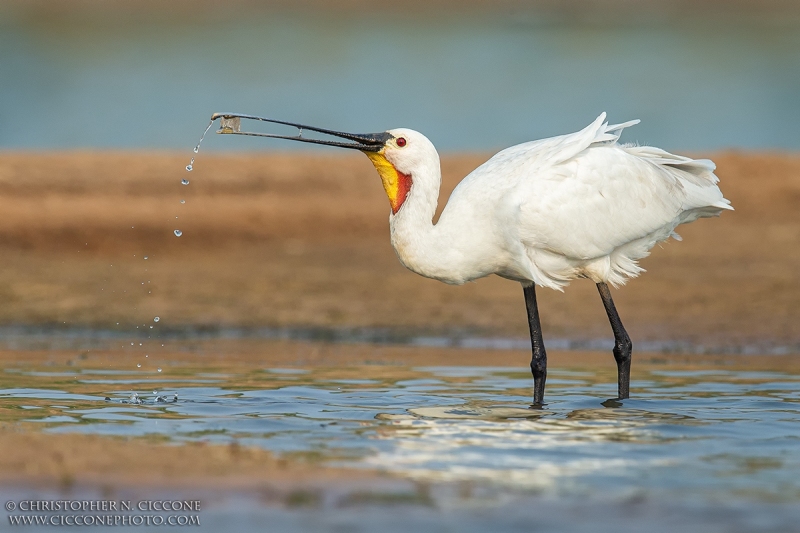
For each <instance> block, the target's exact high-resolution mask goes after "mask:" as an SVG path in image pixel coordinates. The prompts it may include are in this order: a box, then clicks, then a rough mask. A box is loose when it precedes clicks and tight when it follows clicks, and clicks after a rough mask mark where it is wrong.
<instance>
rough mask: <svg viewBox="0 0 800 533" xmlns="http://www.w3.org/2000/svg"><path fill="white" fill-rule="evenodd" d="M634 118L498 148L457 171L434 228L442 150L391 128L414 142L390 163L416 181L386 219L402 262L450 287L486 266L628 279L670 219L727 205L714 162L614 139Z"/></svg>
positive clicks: (556, 278) (556, 284) (557, 279)
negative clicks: (462, 173)
mask: <svg viewBox="0 0 800 533" xmlns="http://www.w3.org/2000/svg"><path fill="white" fill-rule="evenodd" d="M637 122H638V121H632V122H628V123H625V124H618V125H612V126H609V125H608V124H606V123H605V114H603V115H601V116H600V117H598V119H597V120H595V121H594V122H593V123H592V124H590V125H589V126H588V127H586V128H585V129H583V130H581V131H579V132H577V133H573V134H570V135H563V136H560V137H553V138H550V139H544V140H540V141H533V142H529V143H524V144H520V145H517V146H513V147H511V148H508V149H506V150H503V151H502V152H500V153H498V154H497V155H495V156H494V157H492V158H491V159H490V160H489V161H487V162H486V163H484V164H483V165H481V166H480V167H478V168H477V169H475V171H473V172H472V173H471V174H470V175H468V176H467V177H466V178H464V180H463V181H462V182H461V183H460V184H459V185H458V187H456V189H455V190H454V191H453V194H452V195H451V197H450V200H449V201H448V203H447V205H446V207H445V208H444V210H443V212H442V215H441V217H440V218H439V221H438V222H437V224H435V225H434V224H433V223H432V218H433V215H434V213H435V210H436V205H437V199H438V194H439V187H440V184H441V173H440V169H439V157H438V154H436V151H435V149H434V148H433V145H432V144H431V143H430V141H428V140H427V139H426V138H425V137H424V136H422V135H421V134H418V133H416V132H413V131H412V130H392V131H391V132H390V133H392V134H393V135H395V136H398V135H405V136H408V137H409V138H410V142H409V146H411V145H412V144H414V145H415V148H416V149H417V151H418V153H417V154H410V157H409V154H404V157H403V158H397V157H396V158H394V159H395V160H394V161H393V163H394V164H395V165H396V166H397V167H398V168H397V170H398V171H401V172H406V173H409V174H410V175H411V178H412V186H411V190H410V192H409V194H408V197H407V198H406V201H405V203H404V204H403V206H402V208H401V209H400V210H399V211H398V212H397V213H396V214H394V215H392V216H391V217H390V227H391V235H392V245H393V246H394V248H395V250H396V252H397V255H398V257H399V258H400V261H401V262H402V263H403V264H404V265H405V266H406V267H408V268H409V269H411V270H413V271H414V272H416V273H418V274H421V275H423V276H427V277H430V278H434V279H438V280H441V281H444V282H446V283H453V284H461V283H464V282H467V281H470V280H474V279H477V278H480V277H483V276H487V275H489V274H497V275H499V276H502V277H505V278H509V279H513V280H517V281H520V282H522V283H531V282H533V283H536V284H537V285H540V286H544V287H550V288H553V289H561V288H562V287H564V286H565V285H566V284H567V283H568V282H569V281H570V280H572V279H576V278H589V279H591V280H592V281H594V282H596V283H597V282H601V281H602V282H608V283H611V284H612V285H615V286H619V285H622V284H624V283H625V282H626V281H627V280H628V279H629V278H632V277H635V276H637V275H638V274H639V273H641V272H642V268H641V267H640V266H638V264H637V261H638V260H639V259H642V258H643V257H645V256H647V255H648V254H649V251H650V249H651V248H652V247H653V246H654V245H655V244H656V243H658V242H660V241H663V240H666V239H668V238H669V237H670V236H674V237H676V238H677V235H676V234H675V233H674V230H675V228H676V226H678V225H679V224H683V223H686V222H691V221H693V220H696V219H697V218H699V217H708V216H715V215H718V214H719V213H720V212H721V211H722V210H724V209H731V207H730V202H728V200H726V199H725V198H723V196H722V193H721V192H720V190H719V188H718V187H717V185H716V184H717V181H718V179H717V177H716V176H715V175H714V168H715V166H714V164H713V163H712V162H711V161H709V160H693V159H689V158H686V157H681V156H677V155H673V154H670V153H668V152H665V151H663V150H661V149H658V148H653V147H648V146H629V145H621V144H618V142H617V141H618V138H619V134H620V132H621V131H622V129H623V128H625V127H627V126H631V125H633V124H636V123H637ZM417 136H418V137H419V139H418V138H417ZM426 143H427V145H426ZM421 145H425V146H421ZM428 145H429V146H428ZM431 151H432V153H431ZM387 158H389V160H390V161H392V154H387Z"/></svg>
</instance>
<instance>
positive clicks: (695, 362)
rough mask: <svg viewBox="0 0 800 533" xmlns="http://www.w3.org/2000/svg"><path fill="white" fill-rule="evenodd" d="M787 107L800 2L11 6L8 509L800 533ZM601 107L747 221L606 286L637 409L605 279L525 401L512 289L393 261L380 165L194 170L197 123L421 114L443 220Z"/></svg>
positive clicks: (0, 471) (361, 122)
mask: <svg viewBox="0 0 800 533" xmlns="http://www.w3.org/2000/svg"><path fill="white" fill-rule="evenodd" d="M799 97H800V2H798V1H797V0H584V1H579V0H532V1H523V0H495V1H479V0H460V1H455V0H447V1H444V0H442V1H433V0H389V1H381V0H337V1H323V0H280V1H277V0H276V1H255V0H225V1H223V0H219V1H210V0H167V1H164V0H115V1H112V0H69V1H65V0H0V123H1V124H2V127H0V368H1V369H0V450H2V452H3V453H0V494H5V495H6V501H8V502H13V501H15V500H20V499H22V498H23V497H24V498H31V495H30V494H31V493H35V491H33V492H31V493H25V494H23V492H24V491H27V488H25V487H28V486H34V484H35V483H39V485H38V486H39V487H46V488H48V490H50V489H52V491H51V492H42V491H41V490H40V491H39V493H38V494H39V496H38V497H37V498H36V499H48V500H54V499H56V497H58V499H62V498H64V497H70V498H78V497H80V498H81V499H84V500H99V499H101V498H102V499H105V498H117V497H119V498H123V497H124V498H125V499H135V498H134V496H131V494H132V493H131V492H130V491H131V490H134V489H135V490H137V491H139V492H138V493H139V494H141V496H142V498H141V499H151V498H156V497H161V496H162V495H164V494H167V496H168V497H169V498H170V499H172V498H176V499H177V496H176V493H174V492H170V490H171V489H170V487H178V488H180V487H183V488H184V489H185V490H189V491H192V492H190V493H188V496H190V498H189V499H196V498H205V496H204V494H211V495H212V496H213V497H210V498H209V500H204V501H203V508H204V513H206V512H207V511H206V509H205V506H206V501H210V502H211V507H213V505H214V504H215V503H219V502H225V501H228V502H231V507H230V509H231V512H227V511H224V513H223V514H222V515H220V516H221V518H219V519H218V520H217V522H214V520H213V517H214V514H213V510H212V511H210V514H203V517H202V521H203V524H204V526H205V527H206V528H207V530H209V531H233V530H237V529H239V530H248V529H252V528H253V526H252V524H255V523H261V524H262V525H261V526H259V527H260V529H261V530H268V531H273V530H275V531H303V532H306V531H310V530H314V528H315V526H319V527H323V526H325V525H330V526H331V527H330V528H327V529H326V530H330V531H384V532H391V531H409V530H414V531H424V530H426V529H431V530H436V531H442V530H453V531H455V530H458V531H465V532H469V531H480V532H483V531H501V530H515V531H516V530H525V531H527V530H530V529H531V526H532V525H535V527H536V528H537V531H554V532H556V531H558V532H562V531H574V532H578V533H580V532H583V531H585V532H592V533H602V532H604V531H608V532H613V533H620V532H625V531H631V532H633V531H637V532H638V531H648V532H649V531H654V532H656V533H658V532H660V531H664V532H670V533H672V532H674V531H748V532H750V531H795V530H796V529H797V524H798V522H800V506H798V505H797V501H798V499H800V485H799V484H798V480H800V462H799V461H798V454H797V443H798V438H800V432H798V428H799V427H800V410H798V408H797V406H798V405H800V403H798V402H800V373H798V369H800V358H798V357H797V355H798V354H800V289H799V288H798V287H799V285H798V281H797V275H798V272H800V209H798V205H800V153H799V152H798V150H800V128H798V124H800V101H799V100H798V98H799ZM604 111H605V112H607V113H608V119H609V120H610V121H611V122H612V123H620V122H624V121H628V120H631V119H636V118H638V119H641V120H642V122H641V124H639V125H637V126H635V127H632V128H629V129H626V130H625V132H624V134H623V137H622V141H624V142H634V143H640V144H651V145H655V146H659V147H661V148H664V149H667V150H671V151H675V152H678V153H681V154H684V155H688V156H697V157H703V158H710V159H713V160H714V162H715V163H716V164H717V175H718V176H719V177H720V179H721V182H720V188H721V190H722V191H723V193H724V194H725V196H726V197H727V198H728V199H730V200H731V202H732V205H733V206H734V207H735V211H733V212H725V213H723V214H722V216H721V217H720V218H718V219H708V220H700V221H697V222H695V223H693V224H689V225H686V226H681V227H680V228H678V232H679V233H680V235H681V236H682V237H683V242H680V243H678V242H672V241H670V242H665V243H662V244H661V245H660V246H657V247H655V248H654V249H653V253H652V255H651V256H650V257H647V258H645V259H644V260H643V261H641V265H642V267H644V268H645V269H646V270H647V272H646V273H645V274H644V275H643V276H642V277H641V278H638V279H636V280H633V281H631V282H630V283H629V284H628V285H626V286H625V287H622V288H619V289H615V290H614V291H613V294H614V300H615V302H616V306H617V308H618V310H619V312H620V315H621V317H622V320H623V321H624V323H625V326H626V328H627V331H628V333H629V334H630V336H631V338H632V341H633V346H634V363H633V370H632V372H633V374H632V388H631V392H632V399H631V400H625V402H624V405H622V403H620V402H619V401H617V400H615V399H613V398H615V395H616V390H617V389H616V367H615V365H614V362H613V359H612V355H611V349H612V347H613V339H612V333H611V330H610V328H609V323H608V319H607V317H606V314H605V312H604V310H603V306H602V304H601V301H600V299H599V297H598V295H597V290H596V287H595V286H594V284H593V283H591V282H588V281H587V280H577V281H575V282H573V283H572V284H571V285H570V286H569V287H568V288H567V289H566V291H565V292H563V293H562V292H557V291H552V290H546V289H541V290H539V291H537V299H538V302H539V309H540V315H541V319H542V326H543V330H544V339H545V344H546V346H547V350H548V357H549V364H550V366H549V377H548V384H547V386H548V389H547V391H548V392H547V394H548V396H547V399H548V400H547V401H548V404H547V406H546V408H544V409H536V410H532V409H529V408H528V407H529V404H530V400H531V377H530V373H529V370H528V368H527V364H528V361H529V358H530V340H529V338H530V337H529V332H528V324H527V320H526V316H527V315H526V312H525V304H524V300H523V295H522V291H521V290H520V286H519V284H518V283H512V282H509V281H507V280H504V279H500V278H498V277H496V276H491V277H488V278H486V279H481V280H477V281H476V282H475V283H468V284H465V285H464V286H458V287H456V286H449V285H445V284H443V283H440V282H438V281H434V280H430V279H425V278H422V277H420V276H417V275H416V274H414V273H412V272H410V271H408V270H406V269H405V268H404V267H403V266H402V265H401V264H400V263H399V261H398V260H397V257H396V255H395V253H394V250H393V249H392V247H391V245H390V242H389V231H388V225H389V224H388V217H389V212H390V211H389V205H388V202H387V199H386V195H385V193H384V190H383V188H382V187H381V182H380V179H379V177H378V176H377V174H376V172H375V170H374V168H373V166H372V165H371V164H370V163H369V161H368V160H367V159H366V158H365V157H364V156H363V155H362V154H360V153H357V152H356V151H352V150H344V151H342V152H339V151H336V150H333V149H325V148H320V147H319V146H317V145H305V144H301V143H289V142H285V141H280V140H267V139H260V140H259V139H247V138H242V137H236V136H218V135H214V134H213V133H211V132H210V133H209V135H208V136H206V139H205V141H204V143H203V145H202V147H201V149H200V151H199V153H198V154H194V153H193V152H192V148H193V147H194V146H195V145H196V143H197V142H198V139H199V138H200V135H201V134H202V132H203V130H204V129H205V128H206V126H207V125H208V123H209V118H210V116H211V114H212V113H214V112H238V113H247V114H255V115H265V116H269V117H273V118H276V119H284V120H288V121H295V122H300V123H307V124H311V125H316V126H321V127H326V128H331V129H337V130H345V131H353V132H377V131H383V130H386V129H390V128H395V127H410V128H413V129H416V130H419V131H421V132H423V133H424V134H426V135H427V136H428V137H429V138H430V139H431V140H432V141H433V142H434V144H435V145H436V146H437V147H438V148H439V149H440V152H441V154H442V174H443V176H442V177H443V184H442V191H441V195H440V202H439V209H440V211H441V208H442V206H443V205H444V204H445V202H446V199H447V198H448V196H449V194H450V192H451V191H452V190H453V188H454V187H455V186H456V184H457V183H458V182H459V181H460V180H461V179H462V178H463V177H464V176H466V175H467V174H468V173H469V172H470V171H472V169H474V168H475V167H476V166H478V165H480V164H481V163H482V162H484V161H485V160H486V159H487V158H488V157H490V156H491V155H492V153H494V152H495V151H496V150H498V149H501V148H504V147H507V146H510V145H513V144H516V143H521V142H524V141H529V140H533V139H537V138H542V137H548V136H553V135H560V134H565V133H570V132H574V131H577V130H579V129H581V128H583V127H585V126H586V125H587V124H589V123H590V122H592V121H593V120H594V119H595V118H596V117H597V116H598V115H599V114H600V113H601V112H604ZM258 127H259V126H258V125H254V126H252V128H253V129H256V128H258ZM264 129H266V128H264ZM275 132H276V133H278V131H275ZM343 152H347V153H343ZM192 156H194V157H195V160H194V168H193V170H192V171H191V172H187V170H186V166H187V164H189V162H190V160H191V157H192ZM315 341H319V342H315ZM332 341H334V342H332ZM466 348H469V349H466ZM743 354H744V355H743ZM609 398H611V399H610V400H608V399H609ZM109 437H111V438H109ZM334 467H335V468H334ZM339 467H343V468H344V467H355V469H356V470H349V471H347V470H339ZM387 473H388V474H389V475H387ZM359 480H360V481H359ZM393 483H394V484H397V483H399V484H400V485H401V486H400V487H399V488H398V486H396V485H392V484H393ZM389 485H391V486H389ZM137 487H138V488H137ZM200 489H203V490H206V489H207V490H208V491H209V492H198V491H199V490H200ZM93 490H94V491H95V492H92V491H93ZM81 491H83V492H81ZM87 491H88V492H87ZM134 495H135V494H134ZM245 495H247V496H246V498H252V500H253V502H254V503H253V505H252V507H250V509H251V511H249V512H250V513H251V514H247V512H245V511H246V509H247V508H246V507H243V506H242V505H240V503H241V501H242V500H241V498H245ZM237 498H239V499H240V500H239V501H238V502H237ZM248 501H249V500H248ZM274 503H277V504H278V507H280V505H282V506H283V508H285V509H286V514H285V515H281V512H282V511H280V509H278V510H275V509H274V508H275V506H273V504H274ZM220 505H222V504H220ZM411 506H413V507H411ZM6 507H7V508H8V506H6ZM243 509H244V511H243ZM253 509H255V511H253ZM265 509H266V510H265ZM270 509H272V510H270ZM410 511H411V512H410ZM252 513H255V515H253V514H252ZM259 513H262V514H259ZM263 513H268V514H267V515H265V516H266V517H267V518H265V519H263V520H260V521H259V522H256V521H255V520H251V518H252V516H264V515H263ZM269 513H272V514H269ZM292 517H294V518H292ZM290 519H291V520H290ZM237 520H238V521H237ZM235 524H242V525H241V527H239V528H236V527H235ZM287 524H288V525H287ZM292 524H295V525H294V526H293V527H290V526H291V525H292ZM370 524H372V525H371V526H370ZM409 524H420V525H419V526H416V525H409ZM426 524H427V525H431V524H435V525H436V527H431V528H426V527H424V526H425V525H426ZM498 524H499V525H498ZM284 526H285V527H284ZM700 526H703V527H700ZM706 526H707V527H706ZM319 527H318V528H319ZM448 527H449V529H448Z"/></svg>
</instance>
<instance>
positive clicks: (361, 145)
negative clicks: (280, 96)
mask: <svg viewBox="0 0 800 533" xmlns="http://www.w3.org/2000/svg"><path fill="white" fill-rule="evenodd" d="M217 119H220V129H219V130H218V131H217V133H221V134H229V135H249V136H251V137H269V138H272V139H288V140H290V141H300V142H305V143H314V144H324V145H326V146H338V147H340V148H354V149H356V150H361V151H362V152H379V151H380V150H381V149H382V148H383V145H384V144H386V141H388V140H389V139H391V138H392V135H391V134H389V133H387V132H381V133H346V132H343V131H334V130H328V129H324V128H317V127H315V126H307V125H305V124H297V123H295V122H286V121H284V120H275V119H271V118H265V117H257V116H255V115H242V114H239V113H214V114H213V115H211V121H212V122H213V121H215V120H217ZM242 119H247V120H260V121H262V122H270V123H272V124H280V125H283V126H291V127H293V128H297V130H298V133H297V135H278V134H275V133H256V132H249V131H241V120H242ZM305 130H307V131H315V132H317V133H322V134H325V135H329V136H332V137H339V138H341V139H347V140H349V141H353V142H341V141H334V140H325V139H312V138H310V137H303V131H305Z"/></svg>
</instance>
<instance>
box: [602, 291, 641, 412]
mask: <svg viewBox="0 0 800 533" xmlns="http://www.w3.org/2000/svg"><path fill="white" fill-rule="evenodd" d="M597 290H598V291H600V298H602V299H603V306H604V307H605V308H606V314H607V315H608V321H609V322H611V329H612V330H613V331H614V359H616V361H617V383H618V390H619V399H620V400H624V399H626V398H628V396H629V395H630V388H631V352H632V351H633V344H631V338H630V337H628V332H627V331H625V327H624V326H623V325H622V320H620V319H619V313H617V308H616V306H615V305H614V300H612V299H611V291H609V290H608V285H606V284H605V283H598V284H597Z"/></svg>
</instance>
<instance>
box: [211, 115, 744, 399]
mask: <svg viewBox="0 0 800 533" xmlns="http://www.w3.org/2000/svg"><path fill="white" fill-rule="evenodd" d="M217 118H221V119H222V122H221V125H222V128H221V129H220V131H219V133H235V134H242V135H255V136H262V137H273V138H283V139H291V140H295V141H302V142H310V143H317V144H326V145H329V146H339V147H344V148H354V149H357V150H361V151H362V152H364V153H365V154H366V155H367V157H369V158H370V160H371V161H372V163H373V165H375V168H376V169H377V170H378V174H379V175H380V177H381V180H382V181H383V188H384V189H385V190H386V195H387V196H388V197H389V204H390V206H391V214H390V215H389V228H390V235H391V239H392V246H393V247H394V249H395V251H396V252H397V257H398V258H399V259H400V262H401V263H403V265H405V266H406V267H407V268H408V269H409V270H411V271H413V272H416V273H417V274H420V275H421V276H425V277H428V278H433V279H437V280H440V281H443V282H445V283H451V284H454V285H460V284H462V283H465V282H467V281H471V280H474V279H478V278H482V277H484V276H488V275H489V274H497V275H498V276H501V277H503V278H507V279H510V280H513V281H517V282H519V283H521V284H522V288H523V291H524V294H525V303H526V305H527V310H528V325H529V327H530V334H531V344H532V352H533V357H532V359H531V372H532V374H533V403H534V405H542V404H543V403H544V385H545V380H546V378H547V355H546V353H545V347H544V341H543V339H542V329H541V325H540V323H539V311H538V308H537V305H536V290H535V287H536V285H539V286H541V287H548V288H551V289H556V290H563V287H564V286H566V285H567V283H568V282H569V281H570V280H573V279H577V278H588V279H590V280H592V281H593V282H594V283H596V284H597V289H598V291H599V292H600V298H601V299H602V301H603V306H604V307H605V310H606V314H607V315H608V319H609V322H610V323H611V329H612V331H613V332H614V340H615V343H614V350H613V351H614V358H615V360H616V362H617V372H618V393H619V398H620V399H625V398H628V396H629V389H630V368H631V350H632V344H631V340H630V337H629V336H628V334H627V332H626V331H625V328H624V327H623V325H622V321H621V320H620V318H619V314H618V313H617V309H616V307H615V306H614V301H613V299H612V298H611V292H610V291H609V288H608V284H609V283H610V284H611V285H613V286H615V287H619V286H620V285H624V284H625V282H626V281H627V280H628V279H629V278H633V277H636V276H638V275H639V274H640V273H641V272H642V271H643V269H642V268H641V267H640V266H639V265H638V264H637V261H638V260H639V259H642V258H643V257H646V256H647V255H648V254H649V252H650V249H651V248H652V247H653V246H654V245H655V244H656V243H658V242H660V241H664V240H666V239H668V238H669V237H670V236H672V237H675V238H679V237H678V235H677V234H675V233H674V230H675V227H676V226H678V225H679V224H685V223H687V222H692V221H694V220H696V219H698V218H700V217H710V216H716V215H719V213H720V212H721V211H722V210H724V209H732V208H731V206H730V202H729V201H728V200H726V199H725V198H723V196H722V192H720V190H719V188H718V187H717V182H718V181H719V180H718V178H717V176H715V175H714V168H715V166H714V163H713V162H711V161H709V160H707V159H689V158H688V157H682V156H678V155H673V154H670V153H668V152H665V151H664V150H661V149H659V148H653V147H650V146H633V145H625V144H619V143H618V142H617V141H618V139H619V136H620V133H621V132H622V130H623V129H624V128H626V127H628V126H633V125H634V124H637V123H638V122H639V121H638V120H633V121H630V122H625V123H623V124H616V125H609V124H608V123H607V122H606V115H605V113H603V114H602V115H600V116H599V117H598V118H597V120H595V121H594V122H592V123H591V124H590V125H589V126H587V127H586V128H584V129H582V130H581V131H579V132H577V133H572V134H569V135H562V136H559V137H552V138H549V139H543V140H539V141H532V142H527V143H523V144H519V145H516V146H512V147H511V148H507V149H505V150H503V151H501V152H499V153H498V154H496V155H495V156H494V157H492V158H491V159H489V160H488V161H487V162H486V163H484V164H483V165H481V166H479V167H478V168H477V169H475V170H474V171H473V172H472V173H471V174H469V175H468V176H467V177H466V178H464V180H463V181H462V182H461V183H460V184H459V185H458V186H457V187H456V188H455V190H454V191H453V194H452V195H451V196H450V200H449V201H448V202H447V205H446V206H445V208H444V210H443V211H442V214H441V216H440V217H439V221H438V222H437V223H436V224H434V223H433V216H434V213H435V211H436V206H437V202H438V198H439V186H440V184H441V170H440V167H439V154H438V153H437V152H436V149H435V148H434V146H433V144H432V143H431V142H430V141H429V140H428V139H427V138H426V137H425V136H424V135H422V134H421V133H418V132H416V131H414V130H410V129H403V128H401V129H393V130H389V131H386V132H383V133H374V134H350V133H343V132H338V131H332V130H326V129H322V128H316V127H313V126H305V125H302V124H295V123H291V122H284V121H279V120H273V119H267V118H263V117H256V116H252V115H239V114H227V113H217V114H215V115H214V116H212V121H213V120H215V119H217ZM241 118H248V119H255V120H262V121H265V122H272V123H276V124H283V125H288V126H293V127H296V128H299V129H300V133H299V134H298V135H296V136H287V135H274V134H266V133H248V132H242V131H240V129H239V123H240V122H239V121H240V119H241ZM303 130H311V131H316V132H319V133H323V134H326V135H332V136H336V137H339V138H342V139H347V140H348V141H350V142H341V141H331V140H322V139H312V138H308V137H303Z"/></svg>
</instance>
